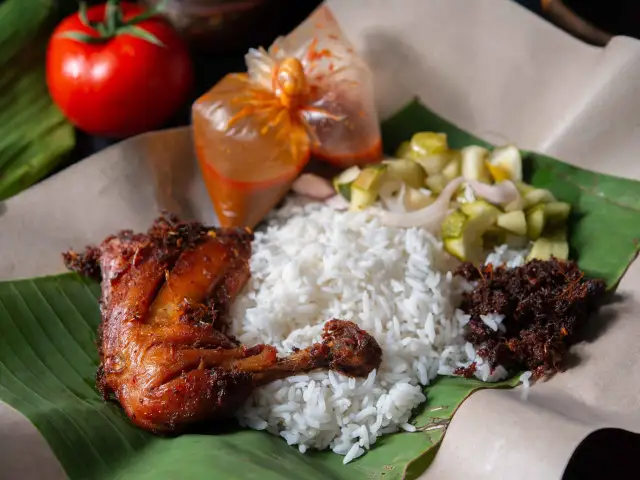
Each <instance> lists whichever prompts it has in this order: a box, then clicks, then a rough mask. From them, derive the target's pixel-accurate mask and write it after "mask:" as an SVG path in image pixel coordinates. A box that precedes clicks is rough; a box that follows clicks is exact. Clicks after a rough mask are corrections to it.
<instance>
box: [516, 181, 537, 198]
mask: <svg viewBox="0 0 640 480" xmlns="http://www.w3.org/2000/svg"><path fill="white" fill-rule="evenodd" d="M515 184H516V188H517V189H518V191H519V192H520V195H522V196H523V197H524V196H525V195H526V194H527V193H529V192H532V191H533V190H535V189H536V187H534V186H531V185H529V184H528V183H524V182H515Z"/></svg>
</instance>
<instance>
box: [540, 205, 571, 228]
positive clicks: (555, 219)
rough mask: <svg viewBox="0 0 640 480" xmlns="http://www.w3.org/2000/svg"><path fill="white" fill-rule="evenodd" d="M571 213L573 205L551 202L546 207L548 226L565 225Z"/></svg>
mask: <svg viewBox="0 0 640 480" xmlns="http://www.w3.org/2000/svg"><path fill="white" fill-rule="evenodd" d="M570 213H571V205H570V204H568V203H566V202H549V203H547V204H545V206H544V214H545V215H546V217H547V224H548V225H558V224H564V223H565V222H566V221H567V218H569V214H570Z"/></svg>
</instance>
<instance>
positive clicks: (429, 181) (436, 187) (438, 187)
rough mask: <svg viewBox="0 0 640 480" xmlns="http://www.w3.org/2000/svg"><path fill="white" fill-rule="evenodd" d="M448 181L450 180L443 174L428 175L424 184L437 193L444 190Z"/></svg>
mask: <svg viewBox="0 0 640 480" xmlns="http://www.w3.org/2000/svg"><path fill="white" fill-rule="evenodd" d="M447 183H449V182H448V181H447V179H446V178H445V177H444V175H442V174H440V175H431V176H428V177H427V178H426V180H425V181H424V184H425V185H426V186H427V188H428V189H429V190H431V191H432V192H433V193H434V194H436V195H438V194H439V193H440V192H442V190H444V188H445V187H446V186H447Z"/></svg>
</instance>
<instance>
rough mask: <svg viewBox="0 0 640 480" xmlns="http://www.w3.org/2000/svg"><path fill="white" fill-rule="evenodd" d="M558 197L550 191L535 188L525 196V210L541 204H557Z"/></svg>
mask: <svg viewBox="0 0 640 480" xmlns="http://www.w3.org/2000/svg"><path fill="white" fill-rule="evenodd" d="M555 201H556V197H554V196H553V193H551V192H550V191H549V190H546V189H544V188H534V189H533V190H531V191H529V192H527V193H526V194H525V195H524V208H530V207H535V206H536V205H539V204H541V203H550V202H555Z"/></svg>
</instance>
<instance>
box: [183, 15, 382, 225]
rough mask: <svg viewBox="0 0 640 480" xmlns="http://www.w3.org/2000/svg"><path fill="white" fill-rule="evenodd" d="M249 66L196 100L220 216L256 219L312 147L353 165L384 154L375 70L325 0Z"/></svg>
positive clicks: (225, 221) (199, 144)
mask: <svg viewBox="0 0 640 480" xmlns="http://www.w3.org/2000/svg"><path fill="white" fill-rule="evenodd" d="M245 59H246V64H247V73H233V74H229V75H227V76H226V77H224V78H223V79H222V80H221V81H220V82H219V83H218V84H216V85H215V86H214V87H213V88H212V89H211V90H210V91H209V92H207V93H206V94H204V95H203V96H202V97H200V98H199V99H198V100H197V101H196V102H195V103H194V105H193V127H194V137H195V144H196V153H197V156H198V161H199V163H200V167H201V169H202V173H203V176H204V179H205V183H206V185H207V189H208V191H209V195H210V197H211V200H212V202H213V205H214V207H215V210H216V213H217V215H218V218H219V220H220V224H221V225H222V226H238V227H239V226H248V227H254V226H255V224H257V223H258V222H259V221H260V220H261V219H262V218H264V216H265V215H266V214H267V213H268V212H269V210H271V209H272V208H273V207H274V206H276V204H277V203H278V202H279V201H280V200H281V199H282V198H283V197H284V196H285V195H286V193H287V192H288V191H289V189H290V187H291V184H292V183H293V181H294V180H295V179H296V177H297V176H298V175H299V174H300V172H301V171H302V170H303V168H304V167H305V166H306V164H307V163H308V162H309V159H310V157H311V156H313V157H314V158H318V159H321V160H323V161H326V162H329V163H331V164H334V165H335V166H338V167H341V168H346V167H350V166H352V165H362V164H367V163H373V162H377V161H379V159H380V157H381V153H382V148H381V140H380V128H379V124H378V118H377V115H376V111H375V106H374V100H373V87H372V75H371V72H370V70H369V68H368V67H367V65H366V64H365V63H364V61H363V60H362V59H361V58H360V57H359V56H358V55H357V54H356V53H355V52H354V50H353V48H352V46H351V45H350V43H349V42H348V41H347V39H346V38H345V37H344V35H343V34H342V32H341V31H340V28H339V27H338V25H337V22H336V20H335V19H334V17H333V15H332V14H331V12H330V11H329V9H328V8H327V7H322V8H321V9H320V10H318V11H316V13H315V14H314V15H312V17H310V18H309V19H308V20H307V21H306V22H305V23H303V24H302V25H301V26H300V27H298V28H297V29H296V30H295V31H294V32H293V33H291V34H290V35H288V36H286V37H281V38H279V39H277V40H276V41H275V42H274V43H273V45H271V47H270V48H269V50H268V51H266V50H264V49H263V48H260V49H251V50H250V51H249V53H248V54H247V55H246V57H245Z"/></svg>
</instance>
